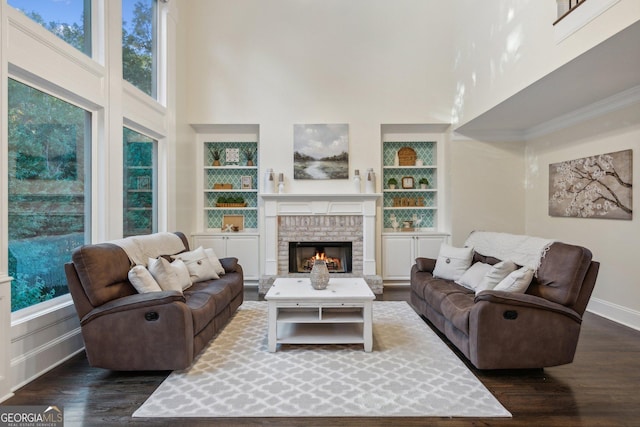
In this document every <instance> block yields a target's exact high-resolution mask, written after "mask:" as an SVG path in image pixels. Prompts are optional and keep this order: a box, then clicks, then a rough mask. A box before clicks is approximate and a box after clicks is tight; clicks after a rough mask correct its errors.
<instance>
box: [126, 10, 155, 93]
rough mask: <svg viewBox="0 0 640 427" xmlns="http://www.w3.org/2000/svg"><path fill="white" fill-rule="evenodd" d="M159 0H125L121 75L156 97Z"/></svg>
mask: <svg viewBox="0 0 640 427" xmlns="http://www.w3.org/2000/svg"><path fill="white" fill-rule="evenodd" d="M157 9H158V8H157V0H122V74H123V77H124V79H125V80H126V81H128V82H129V83H131V84H132V85H134V86H135V87H137V88H138V89H140V90H141V91H143V92H144V93H146V94H147V95H149V96H151V97H153V98H154V99H155V98H157V80H158V78H157V74H158V73H157V51H158V36H157V34H158V25H157V22H158V12H157Z"/></svg>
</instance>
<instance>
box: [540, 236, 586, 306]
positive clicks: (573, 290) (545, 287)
mask: <svg viewBox="0 0 640 427" xmlns="http://www.w3.org/2000/svg"><path fill="white" fill-rule="evenodd" d="M591 257H592V255H591V251H590V250H589V249H587V248H584V247H581V246H575V245H569V244H567V243H561V242H555V243H553V244H552V245H551V246H550V247H549V250H548V251H547V253H546V254H545V256H544V258H543V259H542V262H541V263H540V268H538V271H537V274H536V280H534V282H533V283H532V285H531V286H530V287H529V290H528V291H527V293H529V294H532V295H536V296H539V297H542V298H545V299H548V300H549V301H553V302H557V303H558V304H562V305H565V306H568V307H571V306H573V304H575V303H576V301H577V299H578V294H579V293H580V288H581V287H582V282H583V280H584V278H585V276H586V274H587V271H588V270H589V265H590V264H591Z"/></svg>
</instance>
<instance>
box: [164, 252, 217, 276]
mask: <svg viewBox="0 0 640 427" xmlns="http://www.w3.org/2000/svg"><path fill="white" fill-rule="evenodd" d="M171 258H173V259H180V260H182V261H184V263H185V264H186V265H187V268H188V269H189V274H190V275H191V281H192V282H193V283H196V282H202V281H205V280H211V279H219V278H220V276H218V273H216V270H215V267H214V266H213V264H211V261H209V258H208V257H207V254H206V253H205V252H204V248H203V247H202V246H200V247H199V248H198V249H196V250H193V251H190V252H182V253H180V254H177V255H172V256H171Z"/></svg>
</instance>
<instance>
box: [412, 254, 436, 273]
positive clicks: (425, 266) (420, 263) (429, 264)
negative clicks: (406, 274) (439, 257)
mask: <svg viewBox="0 0 640 427" xmlns="http://www.w3.org/2000/svg"><path fill="white" fill-rule="evenodd" d="M416 268H417V270H418V271H421V272H426V273H433V270H434V269H435V268H436V260H435V259H433V258H424V257H418V258H416Z"/></svg>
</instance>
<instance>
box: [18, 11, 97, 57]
mask: <svg viewBox="0 0 640 427" xmlns="http://www.w3.org/2000/svg"><path fill="white" fill-rule="evenodd" d="M7 3H8V4H9V5H10V6H13V7H14V8H16V9H18V10H20V11H21V12H22V13H24V14H25V15H27V16H28V17H29V18H31V19H33V20H34V21H36V22H37V23H38V24H40V25H42V26H43V27H44V28H46V29H47V30H49V31H51V32H52V33H53V34H55V35H56V36H58V37H60V38H61V39H62V40H64V41H66V42H67V43H69V44H70V45H71V46H73V47H75V48H76V49H78V50H79V51H81V52H84V53H85V54H87V55H88V56H91V0H65V1H60V0H38V1H33V0H8V1H7Z"/></svg>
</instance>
